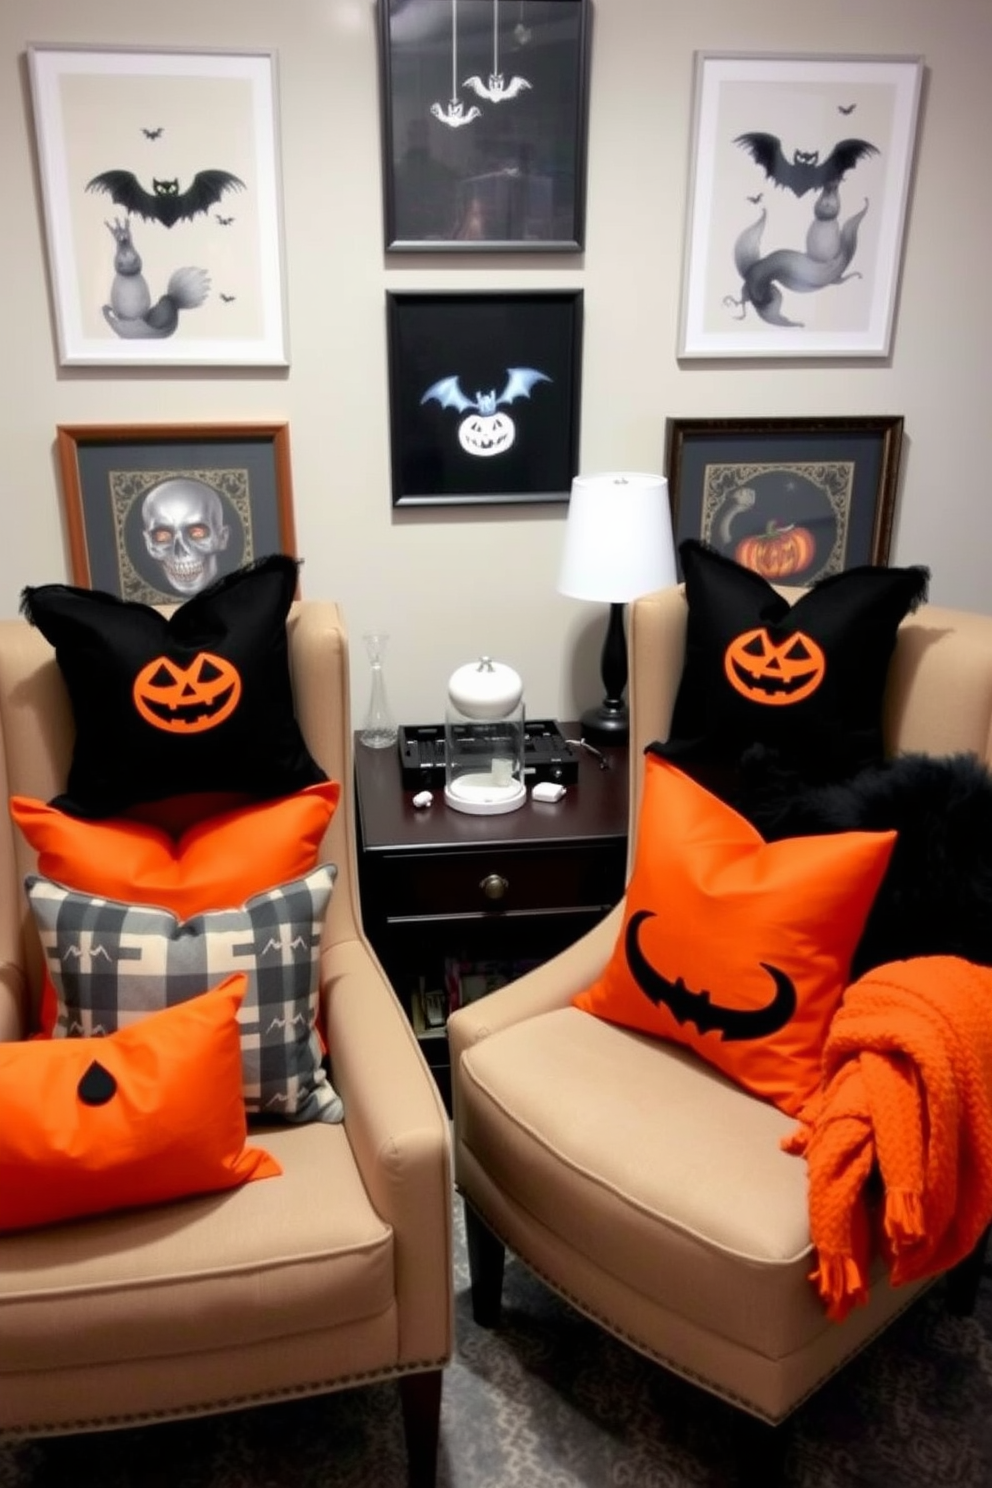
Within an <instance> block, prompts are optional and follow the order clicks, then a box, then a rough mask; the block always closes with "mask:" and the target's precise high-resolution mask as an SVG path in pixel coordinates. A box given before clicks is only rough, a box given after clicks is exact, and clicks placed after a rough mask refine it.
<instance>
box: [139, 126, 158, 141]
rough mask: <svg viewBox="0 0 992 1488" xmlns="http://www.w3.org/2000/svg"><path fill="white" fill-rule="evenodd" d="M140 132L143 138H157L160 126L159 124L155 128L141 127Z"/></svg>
mask: <svg viewBox="0 0 992 1488" xmlns="http://www.w3.org/2000/svg"><path fill="white" fill-rule="evenodd" d="M141 132H142V134H143V135H144V136H145V139H158V138H159V136H160V135H161V133H162V126H161V124H160V125H159V126H158V128H157V129H143V130H142V131H141Z"/></svg>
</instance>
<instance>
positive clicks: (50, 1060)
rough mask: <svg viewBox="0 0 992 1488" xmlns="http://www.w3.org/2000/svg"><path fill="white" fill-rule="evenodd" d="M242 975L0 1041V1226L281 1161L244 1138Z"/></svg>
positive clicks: (206, 1187) (227, 1177)
mask: <svg viewBox="0 0 992 1488" xmlns="http://www.w3.org/2000/svg"><path fill="white" fill-rule="evenodd" d="M245 988H246V980H245V978H244V976H241V975H237V976H232V977H228V978H227V980H226V981H224V982H222V983H220V984H219V985H218V986H217V987H215V988H214V989H213V990H212V991H210V992H204V993H203V994H202V995H201V996H199V997H194V998H191V999H190V1001H189V1002H184V1003H181V1004H179V1005H178V1006H177V1007H170V1008H166V1009H164V1010H163V1011H162V1012H159V1013H153V1014H151V1015H150V1016H149V1017H146V1018H142V1019H141V1020H140V1021H139V1022H137V1023H134V1024H132V1025H131V1026H130V1027H128V1028H122V1029H121V1030H120V1031H119V1032H117V1033H111V1034H108V1035H107V1036H106V1037H105V1038H99V1037H97V1038H69V1039H59V1040H53V1041H48V1040H45V1041H44V1042H38V1041H34V1042H28V1043H6V1044H4V1043H0V1110H2V1111H3V1121H2V1122H0V1231H2V1230H22V1229H28V1228H30V1227H32V1226H35V1225H45V1224H52V1223H54V1222H55V1221H57V1220H63V1219H74V1218H81V1217H83V1216H85V1215H92V1214H103V1213H107V1212H108V1211H110V1210H114V1209H132V1208H137V1207H139V1206H143V1205H146V1204H160V1203H163V1202H165V1201H166V1200H169V1199H178V1198H184V1197H187V1196H190V1195H193V1194H199V1193H213V1192H216V1191H219V1190H222V1189H228V1188H234V1187H236V1186H237V1185H239V1184H242V1183H246V1182H248V1181H249V1180H250V1179H255V1178H269V1177H274V1176H276V1175H277V1174H279V1173H281V1172H282V1169H281V1167H280V1166H279V1164H278V1163H277V1162H276V1160H275V1159H274V1158H273V1157H271V1156H270V1155H269V1154H268V1153H267V1152H265V1151H263V1150H262V1148H260V1147H249V1146H246V1141H245V1139H246V1134H247V1118H246V1116H245V1108H244V1102H243V1100H242V1095H241V1039H240V1036H239V1031H238V1008H239V1007H240V1005H241V1001H242V998H243V997H244V995H245Z"/></svg>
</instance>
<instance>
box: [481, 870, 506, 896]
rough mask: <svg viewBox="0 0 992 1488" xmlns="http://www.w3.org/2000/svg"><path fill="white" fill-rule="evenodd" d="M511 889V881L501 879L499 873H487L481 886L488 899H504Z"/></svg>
mask: <svg viewBox="0 0 992 1488" xmlns="http://www.w3.org/2000/svg"><path fill="white" fill-rule="evenodd" d="M509 887H510V883H509V879H506V878H501V877H500V875H499V874H498V873H487V874H486V876H485V878H484V879H483V880H482V882H481V883H480V884H479V888H480V889H481V890H482V892H483V893H484V894H485V896H486V898H487V899H502V897H503V895H504V894H505V893H506V891H507V889H508V888H509Z"/></svg>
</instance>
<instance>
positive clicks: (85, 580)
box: [56, 423, 296, 604]
mask: <svg viewBox="0 0 992 1488" xmlns="http://www.w3.org/2000/svg"><path fill="white" fill-rule="evenodd" d="M56 436H57V450H58V458H59V465H60V469H61V474H62V493H63V503H64V512H65V525H66V535H67V539H68V546H69V564H70V577H71V582H72V583H73V584H77V585H80V586H82V587H83V588H90V589H102V590H104V591H105V592H107V593H109V594H115V595H117V597H118V598H119V599H125V600H134V601H135V602H137V603H140V604H181V603H182V602H183V601H184V600H185V599H188V598H190V596H191V594H192V593H198V592H199V590H200V589H201V588H205V587H206V585H207V584H208V583H209V582H210V581H211V579H212V578H214V577H217V578H219V577H220V576H221V575H223V574H226V573H232V572H233V571H234V570H235V569H236V568H240V567H241V566H242V565H243V564H245V563H250V562H252V561H253V560H255V559H258V558H263V557H266V556H268V554H270V553H287V554H289V556H290V557H295V556H296V532H295V526H294V521H293V492H292V480H291V475H290V460H289V425H288V424H287V423H252V424H247V423H244V424H242V423H237V424H59V425H58V426H57V429H56ZM176 479H180V480H182V479H185V480H188V481H190V482H192V483H193V486H192V492H193V493H195V492H196V491H200V492H201V493H202V494H203V495H204V497H205V499H206V501H207V502H208V504H209V506H210V507H211V508H212V509H213V511H214V512H216V513H217V518H218V521H219V522H220V523H222V525H223V527H224V528H225V529H226V531H227V536H226V538H225V539H224V546H223V548H222V549H218V550H216V551H215V552H214V553H212V554H211V555H209V556H211V557H212V558H213V560H214V561H213V562H212V563H210V565H209V570H210V571H209V572H208V573H206V574H199V573H191V574H190V575H189V576H188V577H187V578H186V580H185V583H186V585H187V587H184V588H182V589H179V588H176V587H173V584H172V581H171V579H170V577H169V568H168V567H167V566H166V564H165V563H164V562H161V561H159V560H158V559H156V558H153V557H152V556H151V553H150V550H149V547H148V546H147V544H146V541H145V522H144V520H143V517H142V507H143V504H144V501H145V499H146V497H147V496H148V495H149V494H150V493H151V492H153V491H155V490H159V489H160V488H161V487H163V486H164V484H165V483H166V482H168V481H172V480H176ZM208 492H209V493H212V495H211V494H208ZM192 515H193V517H194V518H195V517H196V516H197V513H196V512H193V513H192ZM190 584H192V585H193V587H192V588H191V587H188V586H189V585H190Z"/></svg>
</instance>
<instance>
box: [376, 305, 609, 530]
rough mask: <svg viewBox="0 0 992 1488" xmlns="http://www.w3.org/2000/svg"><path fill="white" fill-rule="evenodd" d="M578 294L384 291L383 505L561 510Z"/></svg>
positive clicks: (568, 480)
mask: <svg viewBox="0 0 992 1488" xmlns="http://www.w3.org/2000/svg"><path fill="white" fill-rule="evenodd" d="M582 305H583V299H582V291H581V290H578V289H576V290H521V291H520V292H518V293H513V294H510V293H504V292H502V291H497V292H487V291H482V292H479V293H469V292H464V293H462V292H457V291H455V292H448V293H438V294H434V293H430V292H420V291H410V292H408V293H387V295H386V310H387V336H388V356H389V410H390V445H391V455H392V498H393V505H394V506H452V505H466V504H467V505H480V504H494V503H513V504H517V505H519V504H521V503H524V502H558V501H567V500H568V498H569V495H570V494H571V489H572V479H573V477H574V476H575V474H576V473H577V470H578V458H579V411H580V407H581V386H580V385H581V376H582Z"/></svg>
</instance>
